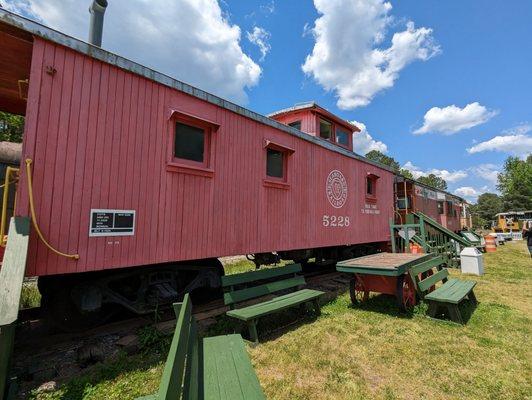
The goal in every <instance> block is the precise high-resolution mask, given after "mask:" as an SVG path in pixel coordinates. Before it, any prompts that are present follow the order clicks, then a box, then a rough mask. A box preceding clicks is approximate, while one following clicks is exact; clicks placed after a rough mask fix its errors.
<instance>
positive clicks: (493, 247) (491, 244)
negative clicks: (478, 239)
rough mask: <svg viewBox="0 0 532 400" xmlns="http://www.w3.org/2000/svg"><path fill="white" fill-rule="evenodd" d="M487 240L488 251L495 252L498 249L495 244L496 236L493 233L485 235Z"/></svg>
mask: <svg viewBox="0 0 532 400" xmlns="http://www.w3.org/2000/svg"><path fill="white" fill-rule="evenodd" d="M484 240H485V241H486V253H493V252H495V251H497V245H496V244H495V237H494V236H491V235H487V236H484Z"/></svg>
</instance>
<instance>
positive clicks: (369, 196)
mask: <svg viewBox="0 0 532 400" xmlns="http://www.w3.org/2000/svg"><path fill="white" fill-rule="evenodd" d="M379 178H380V176H378V175H375V174H373V173H370V172H368V173H367V174H366V179H365V180H364V184H365V189H364V193H365V196H366V201H368V202H370V203H375V202H377V187H378V184H377V181H378V180H379ZM368 182H371V183H372V187H373V192H372V193H368V189H367V188H368Z"/></svg>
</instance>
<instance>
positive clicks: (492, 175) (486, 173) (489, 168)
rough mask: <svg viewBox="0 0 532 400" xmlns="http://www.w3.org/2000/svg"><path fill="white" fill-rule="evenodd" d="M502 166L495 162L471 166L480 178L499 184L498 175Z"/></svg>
mask: <svg viewBox="0 0 532 400" xmlns="http://www.w3.org/2000/svg"><path fill="white" fill-rule="evenodd" d="M500 169H501V167H500V166H499V165H495V164H480V165H478V166H476V167H471V168H470V170H471V171H472V172H473V173H474V174H475V175H476V176H478V177H479V178H482V179H484V180H486V181H488V182H490V183H492V184H493V185H496V184H497V175H498V174H499V171H500Z"/></svg>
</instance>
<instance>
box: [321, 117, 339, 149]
mask: <svg viewBox="0 0 532 400" xmlns="http://www.w3.org/2000/svg"><path fill="white" fill-rule="evenodd" d="M321 121H323V122H327V123H328V124H331V136H330V137H329V138H324V137H323V136H321ZM334 131H335V123H334V122H332V121H330V120H328V119H327V118H324V117H322V116H321V115H318V137H319V138H320V139H321V140H327V141H328V142H331V143H335V144H336V140H335V137H334V136H335V135H334Z"/></svg>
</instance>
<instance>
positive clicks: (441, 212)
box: [438, 201, 443, 214]
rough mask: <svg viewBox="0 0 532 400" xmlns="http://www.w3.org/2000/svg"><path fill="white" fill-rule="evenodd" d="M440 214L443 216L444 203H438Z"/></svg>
mask: <svg viewBox="0 0 532 400" xmlns="http://www.w3.org/2000/svg"><path fill="white" fill-rule="evenodd" d="M438 214H443V201H438Z"/></svg>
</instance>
